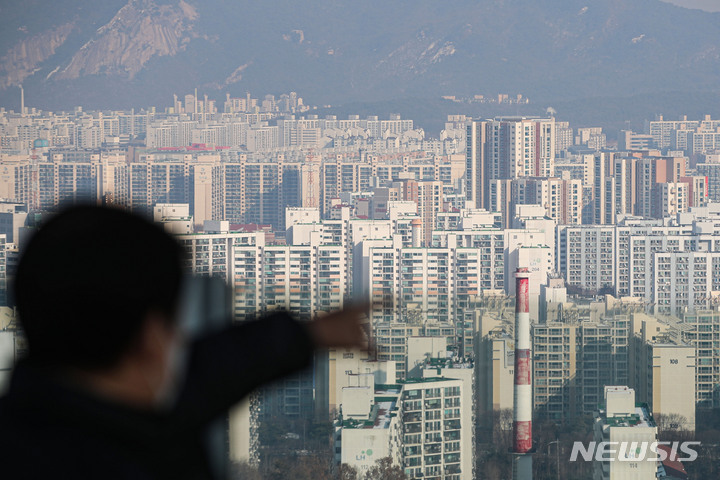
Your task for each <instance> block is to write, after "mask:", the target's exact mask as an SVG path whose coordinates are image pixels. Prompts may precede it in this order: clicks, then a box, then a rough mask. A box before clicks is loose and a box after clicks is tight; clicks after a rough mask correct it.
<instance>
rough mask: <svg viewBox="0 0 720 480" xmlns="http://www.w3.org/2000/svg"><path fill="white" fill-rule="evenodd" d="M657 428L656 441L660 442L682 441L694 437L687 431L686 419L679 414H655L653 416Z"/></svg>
mask: <svg viewBox="0 0 720 480" xmlns="http://www.w3.org/2000/svg"><path fill="white" fill-rule="evenodd" d="M653 417H654V418H655V424H656V425H657V428H658V439H660V440H662V441H683V440H689V439H691V438H693V437H694V434H693V432H692V431H689V430H688V429H687V426H688V425H687V423H688V421H687V417H685V416H684V415H680V414H679V413H656V414H654V415H653Z"/></svg>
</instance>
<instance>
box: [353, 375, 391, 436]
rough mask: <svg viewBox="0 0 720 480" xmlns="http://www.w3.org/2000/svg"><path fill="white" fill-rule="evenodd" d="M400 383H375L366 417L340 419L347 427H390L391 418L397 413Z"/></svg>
mask: <svg viewBox="0 0 720 480" xmlns="http://www.w3.org/2000/svg"><path fill="white" fill-rule="evenodd" d="M401 390H402V387H401V386H400V385H376V386H375V399H374V403H373V405H372V407H371V409H370V415H368V418H367V419H362V420H360V419H354V418H349V419H345V420H343V421H342V427H343V428H347V429H385V428H389V427H390V423H391V422H392V419H393V418H394V417H395V416H396V415H397V413H396V412H397V402H398V396H399V395H400V391H401Z"/></svg>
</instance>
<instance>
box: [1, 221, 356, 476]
mask: <svg viewBox="0 0 720 480" xmlns="http://www.w3.org/2000/svg"><path fill="white" fill-rule="evenodd" d="M182 259H183V253H182V251H181V248H180V247H179V245H178V244H177V243H176V242H175V241H174V240H173V239H172V238H171V237H170V236H169V235H168V234H166V233H165V232H164V231H163V230H162V229H161V228H159V227H158V226H156V225H154V224H152V223H150V222H148V221H146V220H144V219H142V218H139V217H136V216H133V215H130V214H128V213H125V212H122V211H120V210H113V209H103V208H98V207H76V208H72V209H70V210H67V211H65V212H64V213H61V214H59V215H57V216H55V217H53V218H52V219H50V220H49V221H48V222H47V223H46V224H45V225H43V226H42V227H41V228H40V229H39V231H38V232H37V233H36V234H35V235H34V236H33V238H32V239H31V240H30V242H29V243H28V245H27V247H26V249H25V251H24V254H23V256H22V258H21V260H20V264H19V266H18V270H17V274H16V280H15V292H16V301H17V307H18V313H19V316H20V322H21V325H22V327H23V329H24V331H25V334H26V336H27V341H28V348H29V353H28V356H27V358H26V359H24V360H22V361H21V362H19V364H18V365H17V367H16V369H15V371H14V373H13V376H12V380H11V383H10V388H9V391H8V393H7V394H6V396H5V397H3V398H2V399H0V471H1V472H2V477H3V478H8V479H11V478H43V479H50V478H74V479H81V478H83V479H84V478H98V479H114V478H133V479H150V478H173V479H179V478H198V479H200V478H210V477H212V472H211V468H210V466H209V463H208V452H207V451H206V450H205V447H204V444H203V436H204V435H205V432H206V430H207V428H208V425H209V424H210V423H211V422H212V421H213V420H216V419H218V418H222V416H223V415H225V414H226V413H227V410H228V409H229V408H230V407H231V406H232V405H234V404H235V403H237V402H238V401H239V400H241V399H242V398H243V396H245V395H246V394H247V393H249V392H250V391H252V390H254V389H255V388H257V387H258V386H260V385H262V384H263V383H266V382H269V381H271V380H274V379H277V378H280V377H282V376H284V375H287V374H289V373H291V372H294V371H296V370H299V369H302V368H304V367H307V366H308V365H309V364H310V361H311V358H312V354H313V351H314V349H315V348H319V347H329V346H337V347H357V346H361V345H362V343H363V337H364V335H363V332H362V327H361V324H360V319H361V311H360V310H359V309H356V310H346V311H344V312H337V313H334V314H330V315H327V316H325V317H322V318H320V319H318V320H315V321H313V322H309V323H305V324H301V323H298V322H296V321H295V320H293V319H292V318H291V317H290V316H288V315H287V314H283V313H279V314H274V315H271V316H268V317H266V318H264V319H261V320H259V321H250V322H245V323H242V324H238V325H234V326H232V327H230V328H227V329H226V330H224V331H222V332H220V333H216V334H212V335H209V336H206V337H205V338H200V339H196V340H193V341H189V340H187V341H186V339H185V338H183V335H182V334H181V331H180V328H179V327H178V320H177V318H178V301H179V296H180V292H181V286H182V285H181V284H182V270H181V269H182V263H181V262H182ZM289 475H290V474H289Z"/></svg>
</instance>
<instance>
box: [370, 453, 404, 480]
mask: <svg viewBox="0 0 720 480" xmlns="http://www.w3.org/2000/svg"><path fill="white" fill-rule="evenodd" d="M365 480H408V477H407V475H405V472H404V471H403V469H402V467H401V466H399V465H393V461H392V458H390V457H384V458H381V459H380V460H378V461H377V462H375V465H374V466H372V467H370V468H369V469H368V471H367V472H366V473H365Z"/></svg>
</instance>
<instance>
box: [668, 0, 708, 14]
mask: <svg viewBox="0 0 720 480" xmlns="http://www.w3.org/2000/svg"><path fill="white" fill-rule="evenodd" d="M663 1H665V2H668V3H674V4H675V5H680V6H681V7H688V8H700V9H702V10H707V11H708V12H720V0H663Z"/></svg>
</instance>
